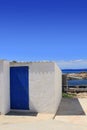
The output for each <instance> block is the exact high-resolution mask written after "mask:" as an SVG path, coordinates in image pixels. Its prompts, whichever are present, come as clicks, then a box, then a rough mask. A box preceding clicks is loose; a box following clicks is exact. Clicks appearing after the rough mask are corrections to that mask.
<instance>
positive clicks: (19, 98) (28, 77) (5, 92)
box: [0, 60, 62, 114]
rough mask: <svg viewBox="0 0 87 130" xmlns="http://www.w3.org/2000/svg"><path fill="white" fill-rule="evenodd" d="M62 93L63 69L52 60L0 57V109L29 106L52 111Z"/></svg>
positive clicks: (0, 110)
mask: <svg viewBox="0 0 87 130" xmlns="http://www.w3.org/2000/svg"><path fill="white" fill-rule="evenodd" d="M61 97H62V73H61V70H60V69H59V68H58V66H57V65H56V63H55V62H11V63H10V62H8V61H4V60H1V61H0V112H1V114H6V113H7V112H9V111H10V110H11V109H12V110H29V111H31V112H38V113H53V114H55V113H56V111H57V109H58V106H59V103H60V101H61Z"/></svg>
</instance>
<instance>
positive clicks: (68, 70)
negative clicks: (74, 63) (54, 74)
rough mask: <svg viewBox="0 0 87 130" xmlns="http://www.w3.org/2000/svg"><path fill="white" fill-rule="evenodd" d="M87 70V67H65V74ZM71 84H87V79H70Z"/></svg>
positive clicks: (63, 71)
mask: <svg viewBox="0 0 87 130" xmlns="http://www.w3.org/2000/svg"><path fill="white" fill-rule="evenodd" d="M80 72H87V69H63V70H62V73H63V74H69V73H80ZM68 85H69V86H77V85H78V86H87V79H73V80H68Z"/></svg>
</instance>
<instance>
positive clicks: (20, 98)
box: [10, 66, 29, 110]
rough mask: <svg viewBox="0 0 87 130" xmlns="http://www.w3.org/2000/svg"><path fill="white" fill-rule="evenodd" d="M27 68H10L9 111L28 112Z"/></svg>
mask: <svg viewBox="0 0 87 130" xmlns="http://www.w3.org/2000/svg"><path fill="white" fill-rule="evenodd" d="M28 81H29V79H28V67H27V66H22V67H10V104H11V109H20V110H29V88H28Z"/></svg>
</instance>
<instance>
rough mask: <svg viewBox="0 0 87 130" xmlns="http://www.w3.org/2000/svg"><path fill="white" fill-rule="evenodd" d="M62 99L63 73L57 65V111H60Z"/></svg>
mask: <svg viewBox="0 0 87 130" xmlns="http://www.w3.org/2000/svg"><path fill="white" fill-rule="evenodd" d="M61 99H62V72H61V70H60V68H59V67H58V65H57V64H56V63H55V109H56V110H55V111H57V110H58V106H59V104H60V102H61Z"/></svg>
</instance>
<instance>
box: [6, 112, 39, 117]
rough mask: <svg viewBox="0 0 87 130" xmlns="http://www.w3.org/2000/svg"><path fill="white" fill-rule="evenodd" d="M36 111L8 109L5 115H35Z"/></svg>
mask: <svg viewBox="0 0 87 130" xmlns="http://www.w3.org/2000/svg"><path fill="white" fill-rule="evenodd" d="M37 114H38V113H36V112H21V111H10V112H8V113H7V114H6V115H9V116H37Z"/></svg>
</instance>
